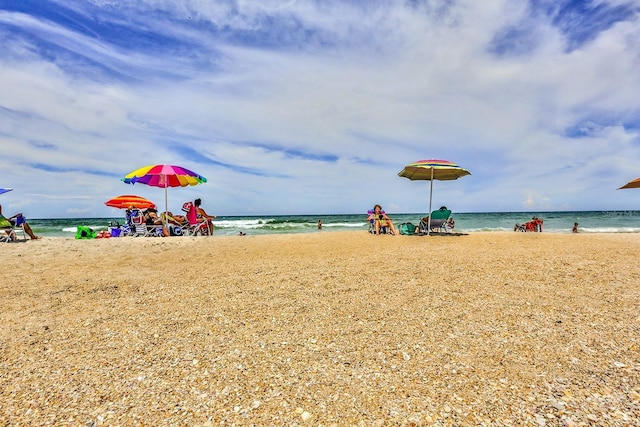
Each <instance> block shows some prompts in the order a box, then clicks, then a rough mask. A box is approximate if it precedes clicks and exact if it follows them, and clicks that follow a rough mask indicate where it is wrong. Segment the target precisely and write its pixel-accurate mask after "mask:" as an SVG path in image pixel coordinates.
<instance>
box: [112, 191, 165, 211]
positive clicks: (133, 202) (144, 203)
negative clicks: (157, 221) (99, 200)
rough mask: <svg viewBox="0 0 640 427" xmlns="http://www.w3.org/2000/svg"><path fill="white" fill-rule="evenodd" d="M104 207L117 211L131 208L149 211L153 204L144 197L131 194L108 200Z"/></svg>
mask: <svg viewBox="0 0 640 427" xmlns="http://www.w3.org/2000/svg"><path fill="white" fill-rule="evenodd" d="M104 204H105V205H107V206H109V207H112V208H117V209H127V208H129V207H131V206H133V207H134V208H138V209H149V208H150V207H152V206H155V204H154V203H153V202H152V201H151V200H149V199H145V198H144V197H140V196H134V195H132V194H124V195H122V196H118V197H114V198H113V199H109V200H107V201H106V202H104Z"/></svg>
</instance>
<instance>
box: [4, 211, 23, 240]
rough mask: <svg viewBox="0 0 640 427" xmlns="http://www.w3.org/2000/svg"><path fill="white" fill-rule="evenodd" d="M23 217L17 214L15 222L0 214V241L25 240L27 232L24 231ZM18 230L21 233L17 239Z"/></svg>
mask: <svg viewBox="0 0 640 427" xmlns="http://www.w3.org/2000/svg"><path fill="white" fill-rule="evenodd" d="M24 223H25V219H24V217H23V216H21V215H20V216H17V217H16V218H15V223H13V222H11V221H9V219H7V218H5V217H4V216H3V215H0V242H15V241H18V240H22V241H25V242H26V241H27V233H26V232H25V231H24ZM18 232H21V233H22V239H18Z"/></svg>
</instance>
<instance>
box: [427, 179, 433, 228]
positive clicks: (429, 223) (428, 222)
mask: <svg viewBox="0 0 640 427" xmlns="http://www.w3.org/2000/svg"><path fill="white" fill-rule="evenodd" d="M430 184H431V185H430V186H429V212H428V213H427V215H429V216H428V218H429V219H428V220H427V236H428V235H429V233H430V232H431V212H432V209H431V201H432V199H433V167H431V183H430Z"/></svg>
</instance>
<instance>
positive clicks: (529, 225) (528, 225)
mask: <svg viewBox="0 0 640 427" xmlns="http://www.w3.org/2000/svg"><path fill="white" fill-rule="evenodd" d="M543 229H544V221H543V220H541V219H540V218H538V217H535V216H534V217H533V218H532V219H531V221H527V222H525V223H523V224H516V225H515V226H514V227H513V231H523V232H527V233H529V232H534V233H536V232H537V233H541V232H542V230H543Z"/></svg>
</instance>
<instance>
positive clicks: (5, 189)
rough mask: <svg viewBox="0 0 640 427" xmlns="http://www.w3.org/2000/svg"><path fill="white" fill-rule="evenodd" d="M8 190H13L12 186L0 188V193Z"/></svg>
mask: <svg viewBox="0 0 640 427" xmlns="http://www.w3.org/2000/svg"><path fill="white" fill-rule="evenodd" d="M9 191H13V188H0V194H4V193H8V192H9Z"/></svg>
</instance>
